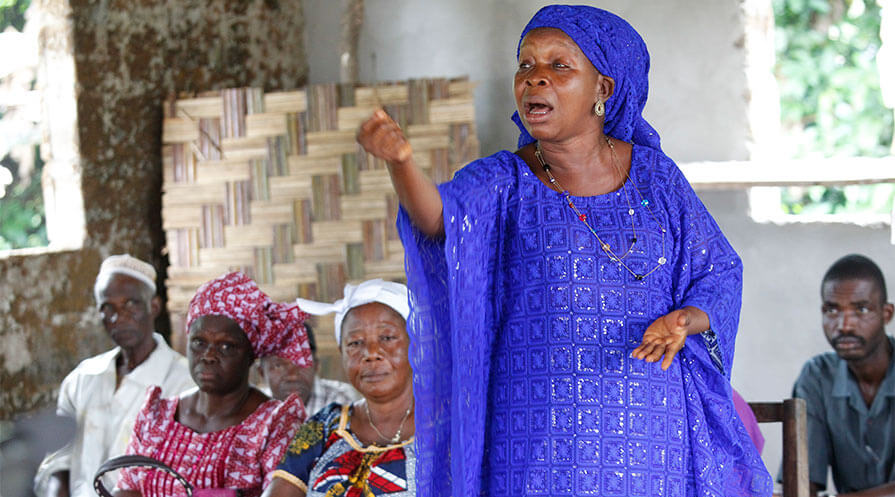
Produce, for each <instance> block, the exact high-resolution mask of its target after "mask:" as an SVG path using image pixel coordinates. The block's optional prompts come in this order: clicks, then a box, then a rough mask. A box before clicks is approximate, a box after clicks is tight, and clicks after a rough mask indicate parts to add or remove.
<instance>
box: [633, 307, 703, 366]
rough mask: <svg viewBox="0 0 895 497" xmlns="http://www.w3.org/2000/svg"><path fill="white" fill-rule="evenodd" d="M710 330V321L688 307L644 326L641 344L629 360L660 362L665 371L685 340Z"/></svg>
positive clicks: (700, 312) (700, 311)
mask: <svg viewBox="0 0 895 497" xmlns="http://www.w3.org/2000/svg"><path fill="white" fill-rule="evenodd" d="M709 328H710V326H709V317H708V315H707V314H706V313H705V312H703V311H702V310H701V309H698V308H696V307H692V306H688V307H684V308H682V309H678V310H676V311H671V312H669V313H668V314H666V315H664V316H662V317H660V318H658V319H656V320H655V321H653V322H652V324H650V325H649V326H647V328H646V331H644V332H643V341H642V342H641V343H640V346H639V347H637V348H636V349H634V352H632V353H631V357H633V358H635V359H643V360H644V361H646V362H656V361H658V360H659V359H662V370H667V369H668V368H669V367H671V361H672V360H673V359H674V356H676V355H677V353H678V352H680V350H681V349H682V348H683V347H684V343H685V342H686V340H687V337H688V336H690V335H696V334H699V333H702V332H703V331H705V330H707V329H709Z"/></svg>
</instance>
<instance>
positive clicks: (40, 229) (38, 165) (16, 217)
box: [0, 0, 49, 250]
mask: <svg viewBox="0 0 895 497" xmlns="http://www.w3.org/2000/svg"><path fill="white" fill-rule="evenodd" d="M30 3H31V0H0V32H3V31H5V30H6V29H7V28H8V27H10V26H12V27H13V28H15V29H16V30H18V31H22V30H23V29H24V27H25V10H26V9H27V8H28V5H29V4H30ZM4 116H6V117H7V118H12V114H11V113H8V112H7V109H6V108H4V107H2V106H0V119H3V118H4ZM24 136H27V134H25V135H24ZM16 144H17V145H29V146H33V147H34V150H35V153H34V154H33V155H34V157H35V159H34V161H35V164H34V165H33V167H31V165H30V164H29V165H27V166H28V167H23V165H22V164H19V163H17V162H16V160H15V159H14V158H13V156H12V155H5V156H4V154H5V153H6V152H7V151H6V150H4V151H3V152H0V168H2V169H0V173H3V174H0V179H3V177H4V176H8V177H6V178H5V179H6V180H7V181H8V180H9V179H11V180H12V183H10V184H9V185H6V184H3V183H5V182H4V181H0V250H8V249H16V248H24V247H38V246H45V245H47V244H48V243H49V242H48V240H47V227H46V221H45V216H44V204H43V192H42V189H41V183H40V177H41V169H43V162H42V161H41V159H40V155H39V146H38V145H37V144H34V143H31V140H30V139H23V141H21V142H18V141H17V143H16ZM26 155H27V154H26ZM23 171H28V173H27V174H22V173H23Z"/></svg>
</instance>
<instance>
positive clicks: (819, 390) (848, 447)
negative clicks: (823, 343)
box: [793, 255, 895, 497]
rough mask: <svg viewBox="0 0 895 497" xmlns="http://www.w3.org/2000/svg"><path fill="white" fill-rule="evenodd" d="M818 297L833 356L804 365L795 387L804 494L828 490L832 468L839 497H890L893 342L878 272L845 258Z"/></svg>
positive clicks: (894, 439)
mask: <svg viewBox="0 0 895 497" xmlns="http://www.w3.org/2000/svg"><path fill="white" fill-rule="evenodd" d="M820 293H821V300H822V304H821V313H822V315H823V320H822V323H823V331H824V335H825V336H826V338H827V341H828V342H829V343H830V345H831V346H832V347H833V352H826V353H824V354H821V355H818V356H815V357H813V358H812V359H811V360H809V361H808V362H807V363H805V366H804V367H803V368H802V372H801V374H800V375H799V378H798V379H797V380H796V383H795V386H794V387H793V396H794V397H799V398H803V399H805V402H806V404H807V408H808V463H809V478H810V480H811V492H810V494H811V495H812V496H813V495H816V494H817V492H818V491H819V490H823V489H824V488H825V487H826V483H827V468H828V467H830V468H832V472H833V482H834V483H835V484H836V488H837V490H838V492H839V494H838V495H840V496H843V497H844V495H846V494H847V495H849V496H853V497H858V496H886V495H895V421H893V420H895V360H893V359H892V352H893V349H895V340H893V339H892V337H890V336H888V335H886V330H885V326H886V324H887V323H888V322H889V321H891V319H892V313H893V310H895V307H893V305H892V304H891V303H889V302H887V300H888V299H887V297H886V283H885V281H884V280H883V274H882V272H881V271H880V269H879V267H878V266H877V265H876V264H875V263H874V262H873V261H871V260H870V259H868V258H866V257H864V256H861V255H847V256H845V257H843V258H841V259H839V260H838V261H836V262H835V263H834V264H833V265H832V266H831V267H830V269H828V270H827V273H826V274H825V275H824V278H823V282H822V283H821V291H820ZM825 495H835V494H833V493H827V494H825Z"/></svg>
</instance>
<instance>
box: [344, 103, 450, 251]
mask: <svg viewBox="0 0 895 497" xmlns="http://www.w3.org/2000/svg"><path fill="white" fill-rule="evenodd" d="M357 142H358V143H360V144H361V145H362V146H363V147H364V150H366V151H367V152H368V153H370V154H373V155H374V156H376V157H379V158H380V159H382V160H384V161H385V162H386V163H388V174H389V176H390V177H391V179H392V185H393V186H394V187H395V193H397V194H398V201H399V202H401V205H402V206H404V208H405V209H406V210H407V214H408V215H409V216H410V220H411V221H412V222H413V224H414V225H415V226H416V227H417V228H418V229H419V230H420V231H422V232H423V233H424V234H426V235H428V236H433V237H439V236H442V235H444V220H443V218H442V215H441V210H442V208H443V207H444V206H443V204H442V203H441V194H440V193H438V188H436V187H435V183H432V180H430V179H429V177H428V176H426V175H425V174H424V173H423V171H422V170H421V169H420V168H419V167H417V166H416V163H415V162H414V161H413V150H412V149H411V148H410V143H409V142H408V141H407V138H405V137H404V132H403V131H401V127H400V126H398V123H396V122H395V121H394V120H392V118H391V117H389V115H388V114H386V113H385V111H384V110H382V109H377V110H376V112H374V113H373V115H372V116H370V118H369V119H367V120H366V121H365V122H364V123H363V124H361V125H360V128H358V130H357Z"/></svg>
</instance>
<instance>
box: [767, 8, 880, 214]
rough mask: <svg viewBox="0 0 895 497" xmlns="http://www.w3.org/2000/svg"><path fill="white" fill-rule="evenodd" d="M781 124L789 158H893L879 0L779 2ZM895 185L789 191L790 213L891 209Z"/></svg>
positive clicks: (776, 13) (784, 198)
mask: <svg viewBox="0 0 895 497" xmlns="http://www.w3.org/2000/svg"><path fill="white" fill-rule="evenodd" d="M773 5H774V17H775V22H776V26H777V30H776V41H777V64H776V68H775V70H776V76H777V81H778V84H779V87H780V106H781V123H782V125H783V129H784V132H785V134H786V139H785V140H784V141H785V142H786V143H787V144H788V147H787V148H786V149H785V150H783V151H782V153H783V154H785V155H787V156H789V157H791V158H796V157H797V158H812V157H834V156H845V157H853V156H865V157H881V156H885V155H888V154H889V153H890V150H891V146H892V131H893V112H892V109H888V108H886V107H885V106H884V105H883V99H882V93H881V92H880V83H879V72H878V69H877V65H876V53H877V51H878V50H879V47H880V44H881V42H880V36H879V28H880V8H879V5H878V4H877V3H876V1H875V0H774V2H773ZM893 199H895V186H893V185H872V186H848V187H839V188H828V187H822V186H815V187H807V188H784V189H783V195H782V198H781V200H782V208H783V209H784V211H786V212H788V213H791V214H809V213H810V214H815V213H817V214H835V213H864V212H881V213H886V212H890V211H891V209H892V202H893Z"/></svg>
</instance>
